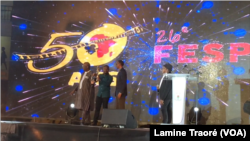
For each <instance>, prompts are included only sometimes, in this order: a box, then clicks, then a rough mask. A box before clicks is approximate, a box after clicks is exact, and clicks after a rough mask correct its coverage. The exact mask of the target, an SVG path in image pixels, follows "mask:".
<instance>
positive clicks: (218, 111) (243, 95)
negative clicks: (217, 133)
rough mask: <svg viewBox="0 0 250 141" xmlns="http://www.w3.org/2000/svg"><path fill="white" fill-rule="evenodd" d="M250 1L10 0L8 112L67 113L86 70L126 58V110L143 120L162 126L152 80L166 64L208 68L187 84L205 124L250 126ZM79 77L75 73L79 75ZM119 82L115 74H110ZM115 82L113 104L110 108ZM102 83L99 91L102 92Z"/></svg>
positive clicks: (34, 114)
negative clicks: (249, 110) (248, 108)
mask: <svg viewBox="0 0 250 141" xmlns="http://www.w3.org/2000/svg"><path fill="white" fill-rule="evenodd" d="M249 6H250V2H210V1H206V2H199V1H197V2H187V1H185V2H181V1H177V2H172V1H161V2H157V1H152V2H150V1H147V2H142V1H141V2H123V1H120V2H118V1H115V2H70V1H68V2H66V1H65V2H45V1H39V2H38V1H37V2H14V7H13V15H12V24H13V25H12V27H13V28H12V39H11V53H12V54H13V55H12V58H11V59H12V61H11V63H10V66H11V70H10V76H9V78H10V82H9V83H10V87H9V96H8V99H7V107H6V112H7V115H10V116H25V117H49V118H64V117H65V109H66V108H67V107H68V106H69V105H70V104H71V103H72V102H73V99H74V96H70V95H69V93H70V91H72V90H73V88H74V86H75V85H76V84H77V83H78V82H79V77H80V76H81V74H82V73H83V69H82V64H83V63H84V62H90V64H91V65H92V67H91V70H92V71H96V67H97V66H100V67H102V66H103V65H105V64H108V65H109V66H110V68H111V75H113V76H114V78H115V75H116V74H117V69H116V68H115V62H116V61H117V60H119V59H121V60H124V61H125V69H126V70H127V73H128V81H127V85H128V96H127V98H126V109H129V110H131V111H132V113H133V114H134V115H135V117H136V119H137V120H138V121H139V122H148V123H151V122H161V121H162V120H161V112H160V110H159V104H158V102H157V101H158V97H157V92H156V85H157V84H159V82H160V79H161V75H162V74H161V68H162V65H163V64H165V63H166V62H168V63H171V64H172V65H173V66H174V70H173V73H190V74H192V75H193V76H195V73H194V72H195V71H190V70H199V71H200V72H202V74H201V75H200V78H199V79H200V80H199V87H198V88H197V87H196V86H197V85H196V84H195V83H196V82H188V83H187V85H188V88H187V99H186V103H187V104H186V110H187V113H188V112H189V110H190V108H192V107H193V106H194V105H195V101H196V99H195V97H194V93H196V91H198V99H197V102H198V104H199V107H200V108H201V110H202V113H203V117H204V118H203V119H204V123H205V122H206V123H207V124H224V123H244V124H249V115H247V114H246V113H244V112H243V110H242V107H243V104H244V102H245V101H246V100H247V99H248V98H249V93H250V88H249V83H250V75H249V69H250V63H249V62H250V61H249V60H250V40H249V39H250V36H249V32H250V26H249V23H250V20H249V17H250V16H249V14H250V10H249V9H250V8H249ZM76 78H78V79H76ZM114 81H116V79H114ZM114 89H115V82H114V83H112V91H111V92H112V93H111V95H112V97H111V98H110V101H109V105H110V106H109V107H110V108H114V103H115V98H114ZM97 91H98V86H97V87H96V93H97Z"/></svg>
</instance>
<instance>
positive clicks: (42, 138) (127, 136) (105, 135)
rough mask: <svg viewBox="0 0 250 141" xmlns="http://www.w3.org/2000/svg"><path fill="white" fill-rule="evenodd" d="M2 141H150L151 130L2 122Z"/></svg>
mask: <svg viewBox="0 0 250 141" xmlns="http://www.w3.org/2000/svg"><path fill="white" fill-rule="evenodd" d="M1 140H2V141H149V128H138V129H107V128H102V127H100V126H80V125H58V124H38V123H25V122H13V121H11V122H7V121H1Z"/></svg>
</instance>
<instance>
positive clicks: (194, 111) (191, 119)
mask: <svg viewBox="0 0 250 141" xmlns="http://www.w3.org/2000/svg"><path fill="white" fill-rule="evenodd" d="M196 116H197V117H196ZM201 117H202V114H201V111H200V110H199V108H198V107H193V108H191V109H190V111H189V113H188V114H187V121H188V123H189V124H193V125H195V124H196V125H197V124H199V122H200V120H201Z"/></svg>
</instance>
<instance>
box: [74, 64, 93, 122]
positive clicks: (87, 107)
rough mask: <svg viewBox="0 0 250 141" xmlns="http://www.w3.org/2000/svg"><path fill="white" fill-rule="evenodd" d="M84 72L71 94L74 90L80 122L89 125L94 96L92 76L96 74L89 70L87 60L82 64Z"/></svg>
mask: <svg viewBox="0 0 250 141" xmlns="http://www.w3.org/2000/svg"><path fill="white" fill-rule="evenodd" d="M83 70H84V74H83V76H82V78H81V81H80V83H79V86H78V87H77V88H76V89H75V91H73V92H72V93H71V94H73V93H74V92H76V97H75V108H76V109H78V110H80V111H81V112H79V113H81V115H80V116H81V117H82V120H81V124H83V125H89V124H90V111H93V109H94V98H95V89H94V85H95V81H94V80H93V79H92V77H94V76H96V74H95V73H92V72H91V71H90V64H89V62H85V63H84V64H83Z"/></svg>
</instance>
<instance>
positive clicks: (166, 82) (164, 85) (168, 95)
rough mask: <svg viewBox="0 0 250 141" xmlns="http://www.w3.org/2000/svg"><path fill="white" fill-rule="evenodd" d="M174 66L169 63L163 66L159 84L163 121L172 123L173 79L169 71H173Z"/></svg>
mask: <svg viewBox="0 0 250 141" xmlns="http://www.w3.org/2000/svg"><path fill="white" fill-rule="evenodd" d="M172 68H173V66H172V65H171V64H169V63H167V64H165V65H163V67H162V73H163V76H162V79H161V82H160V85H157V90H158V92H159V96H160V100H159V102H160V105H161V112H162V116H163V121H162V122H163V123H168V124H170V123H171V120H172V80H171V79H169V78H168V73H171V71H172Z"/></svg>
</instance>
